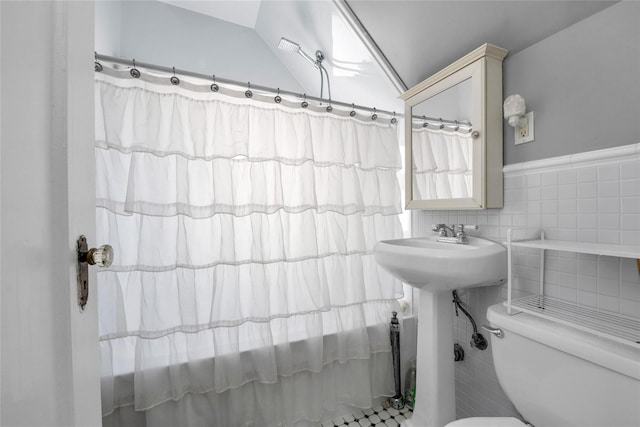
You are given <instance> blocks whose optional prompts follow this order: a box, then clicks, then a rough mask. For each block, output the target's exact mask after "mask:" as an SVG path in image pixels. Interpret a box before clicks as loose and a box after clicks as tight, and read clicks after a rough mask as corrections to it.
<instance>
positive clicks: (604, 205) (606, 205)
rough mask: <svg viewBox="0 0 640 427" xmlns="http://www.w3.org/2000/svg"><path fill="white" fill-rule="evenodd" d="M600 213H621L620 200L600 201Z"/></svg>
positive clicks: (608, 199)
mask: <svg viewBox="0 0 640 427" xmlns="http://www.w3.org/2000/svg"><path fill="white" fill-rule="evenodd" d="M598 213H601V214H610V213H616V214H617V213H620V199H618V198H606V199H598Z"/></svg>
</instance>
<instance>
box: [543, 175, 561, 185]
mask: <svg viewBox="0 0 640 427" xmlns="http://www.w3.org/2000/svg"><path fill="white" fill-rule="evenodd" d="M541 183H542V186H554V187H555V186H557V185H558V173H557V172H545V173H543V174H542V179H541Z"/></svg>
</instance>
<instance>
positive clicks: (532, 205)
mask: <svg viewBox="0 0 640 427" xmlns="http://www.w3.org/2000/svg"><path fill="white" fill-rule="evenodd" d="M527 212H528V213H530V214H533V213H540V201H539V200H531V201H528V202H527Z"/></svg>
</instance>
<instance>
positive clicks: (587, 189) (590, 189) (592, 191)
mask: <svg viewBox="0 0 640 427" xmlns="http://www.w3.org/2000/svg"><path fill="white" fill-rule="evenodd" d="M595 197H598V184H597V183H595V182H582V183H580V184H578V199H590V198H595Z"/></svg>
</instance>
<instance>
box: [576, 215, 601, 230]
mask: <svg viewBox="0 0 640 427" xmlns="http://www.w3.org/2000/svg"><path fill="white" fill-rule="evenodd" d="M577 225H578V228H590V229H595V228H597V227H598V215H597V214H582V213H581V214H579V215H578V216H577Z"/></svg>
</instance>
